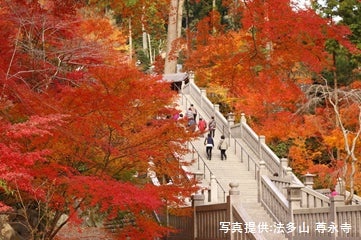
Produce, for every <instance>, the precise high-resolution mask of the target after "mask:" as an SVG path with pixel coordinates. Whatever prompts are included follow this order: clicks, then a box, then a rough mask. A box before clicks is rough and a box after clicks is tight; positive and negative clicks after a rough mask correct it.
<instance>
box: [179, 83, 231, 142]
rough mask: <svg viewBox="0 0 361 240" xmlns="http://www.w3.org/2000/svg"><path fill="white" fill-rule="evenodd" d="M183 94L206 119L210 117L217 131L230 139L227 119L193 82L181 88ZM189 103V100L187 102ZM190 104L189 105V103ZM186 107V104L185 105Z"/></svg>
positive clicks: (217, 106)
mask: <svg viewBox="0 0 361 240" xmlns="http://www.w3.org/2000/svg"><path fill="white" fill-rule="evenodd" d="M181 93H182V95H183V93H186V94H189V95H190V96H191V97H192V98H193V99H194V100H195V101H196V102H197V103H198V104H199V105H200V107H201V108H202V110H203V111H204V112H205V114H206V115H207V116H206V117H207V118H208V119H210V118H211V117H212V116H213V117H214V119H215V120H216V123H217V129H218V130H219V131H220V132H221V133H222V134H223V135H224V136H225V137H226V138H229V137H230V130H229V124H228V121H227V119H226V118H225V117H224V116H223V115H222V113H221V112H219V105H218V104H213V103H212V102H211V101H210V100H209V99H208V98H207V96H206V93H205V90H200V89H199V88H198V87H197V85H195V84H194V82H193V81H190V82H189V83H188V84H187V85H185V86H183V88H182V91H181ZM188 101H189V100H188ZM189 104H191V103H189ZM187 105H188V104H187Z"/></svg>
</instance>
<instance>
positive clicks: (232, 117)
mask: <svg viewBox="0 0 361 240" xmlns="http://www.w3.org/2000/svg"><path fill="white" fill-rule="evenodd" d="M227 117H228V118H227V120H228V125H229V126H230V127H231V126H233V125H234V121H235V114H234V113H233V112H230V113H228V115H227Z"/></svg>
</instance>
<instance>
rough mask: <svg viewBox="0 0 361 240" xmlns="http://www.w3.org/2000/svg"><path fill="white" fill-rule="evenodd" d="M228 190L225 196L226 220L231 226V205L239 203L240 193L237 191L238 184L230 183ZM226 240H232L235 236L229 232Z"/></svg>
mask: <svg viewBox="0 0 361 240" xmlns="http://www.w3.org/2000/svg"><path fill="white" fill-rule="evenodd" d="M229 187H230V190H229V195H228V196H227V203H228V204H227V216H228V217H229V218H228V220H227V221H228V222H230V224H231V225H232V223H233V222H234V221H233V205H235V204H238V203H239V202H240V191H239V189H238V187H239V183H232V182H231V183H230V184H229ZM227 239H229V240H234V239H235V236H234V233H232V231H229V232H228V233H227Z"/></svg>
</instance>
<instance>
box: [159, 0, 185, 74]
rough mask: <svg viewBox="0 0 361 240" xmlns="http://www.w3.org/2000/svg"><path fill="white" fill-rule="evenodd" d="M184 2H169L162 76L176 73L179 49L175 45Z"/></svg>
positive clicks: (177, 0)
mask: <svg viewBox="0 0 361 240" xmlns="http://www.w3.org/2000/svg"><path fill="white" fill-rule="evenodd" d="M183 2H184V0H171V4H170V9H169V20H168V35H167V50H166V51H167V52H166V58H165V63H164V74H168V73H175V72H176V71H177V59H178V51H179V47H178V46H177V44H176V40H177V38H178V37H179V36H180V31H181V28H182V26H181V23H182V13H183Z"/></svg>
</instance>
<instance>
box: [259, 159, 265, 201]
mask: <svg viewBox="0 0 361 240" xmlns="http://www.w3.org/2000/svg"><path fill="white" fill-rule="evenodd" d="M265 174H266V163H265V161H263V160H261V161H260V162H259V170H258V176H257V184H258V194H257V200H258V202H261V200H262V176H263V175H265Z"/></svg>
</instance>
